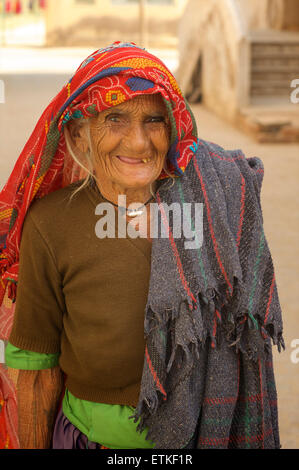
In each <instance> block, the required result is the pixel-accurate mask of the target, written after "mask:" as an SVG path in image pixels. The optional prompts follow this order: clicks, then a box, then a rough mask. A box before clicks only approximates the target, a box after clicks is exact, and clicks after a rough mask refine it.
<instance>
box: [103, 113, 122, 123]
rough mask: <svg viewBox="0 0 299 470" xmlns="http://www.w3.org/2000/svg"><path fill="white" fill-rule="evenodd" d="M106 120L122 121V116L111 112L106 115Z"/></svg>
mask: <svg viewBox="0 0 299 470" xmlns="http://www.w3.org/2000/svg"><path fill="white" fill-rule="evenodd" d="M105 121H106V122H121V118H120V116H117V115H115V114H109V115H108V116H106V118H105Z"/></svg>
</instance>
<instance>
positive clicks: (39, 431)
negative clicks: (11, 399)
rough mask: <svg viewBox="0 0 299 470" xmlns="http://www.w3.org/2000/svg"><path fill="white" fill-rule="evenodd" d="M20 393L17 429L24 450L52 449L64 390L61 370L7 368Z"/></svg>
mask: <svg viewBox="0 0 299 470" xmlns="http://www.w3.org/2000/svg"><path fill="white" fill-rule="evenodd" d="M8 374H9V376H10V377H11V378H12V380H13V382H14V383H15V385H16V389H17V402H18V428H19V431H18V433H19V441H20V448H21V449H49V448H50V445H51V439H52V434H53V429H54V424H55V417H56V414H57V407H58V404H59V399H60V397H61V393H62V390H63V384H64V380H63V374H62V371H61V369H60V367H59V366H56V367H53V368H51V369H43V370H15V369H10V368H8Z"/></svg>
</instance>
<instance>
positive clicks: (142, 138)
mask: <svg viewBox="0 0 299 470" xmlns="http://www.w3.org/2000/svg"><path fill="white" fill-rule="evenodd" d="M125 138H126V141H127V145H128V146H130V149H132V150H133V151H134V152H135V153H139V154H144V152H146V151H147V150H149V148H150V138H149V136H148V134H147V132H146V129H145V128H144V125H143V123H142V122H135V123H131V125H130V126H129V129H128V132H127V133H126V136H125Z"/></svg>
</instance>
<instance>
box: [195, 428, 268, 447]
mask: <svg viewBox="0 0 299 470" xmlns="http://www.w3.org/2000/svg"><path fill="white" fill-rule="evenodd" d="M272 433H273V430H272V428H271V429H268V431H267V432H266V433H264V434H263V435H261V434H257V435H255V436H250V437H249V436H230V437H215V438H212V437H202V436H200V437H199V440H198V443H199V444H202V445H207V446H219V444H220V445H221V444H222V445H225V444H228V443H229V442H237V443H241V442H259V441H261V440H264V438H265V437H266V436H270V435H271V434H272Z"/></svg>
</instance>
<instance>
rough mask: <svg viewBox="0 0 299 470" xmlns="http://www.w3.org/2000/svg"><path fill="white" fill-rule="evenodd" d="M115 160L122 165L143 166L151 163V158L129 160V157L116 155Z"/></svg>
mask: <svg viewBox="0 0 299 470" xmlns="http://www.w3.org/2000/svg"><path fill="white" fill-rule="evenodd" d="M117 158H118V159H119V160H120V161H121V162H123V163H128V164H129V165H138V164H141V163H142V164H144V163H149V162H150V161H151V158H129V157H123V156H121V155H117Z"/></svg>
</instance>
